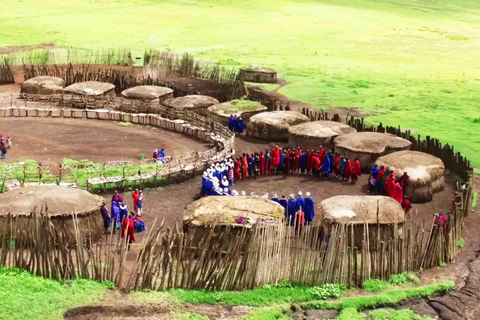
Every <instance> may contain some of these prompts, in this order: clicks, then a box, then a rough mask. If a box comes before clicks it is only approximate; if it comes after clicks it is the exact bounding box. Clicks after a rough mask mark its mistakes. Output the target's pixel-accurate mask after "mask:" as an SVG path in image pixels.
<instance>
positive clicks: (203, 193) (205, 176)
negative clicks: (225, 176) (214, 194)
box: [200, 172, 212, 197]
mask: <svg viewBox="0 0 480 320" xmlns="http://www.w3.org/2000/svg"><path fill="white" fill-rule="evenodd" d="M211 187H212V183H211V182H210V180H209V179H208V173H207V172H204V173H203V176H202V189H201V190H200V196H201V197H204V196H206V195H207V193H208V190H210V188H211Z"/></svg>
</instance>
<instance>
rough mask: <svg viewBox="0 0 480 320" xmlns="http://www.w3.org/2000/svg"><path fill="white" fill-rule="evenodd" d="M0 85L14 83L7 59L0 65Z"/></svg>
mask: <svg viewBox="0 0 480 320" xmlns="http://www.w3.org/2000/svg"><path fill="white" fill-rule="evenodd" d="M0 83H15V79H14V76H13V69H12V67H11V66H10V64H9V62H8V59H4V62H3V64H0Z"/></svg>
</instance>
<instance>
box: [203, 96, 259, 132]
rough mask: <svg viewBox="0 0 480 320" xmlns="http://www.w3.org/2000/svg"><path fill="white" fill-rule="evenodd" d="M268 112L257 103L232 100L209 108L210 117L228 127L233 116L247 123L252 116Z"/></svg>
mask: <svg viewBox="0 0 480 320" xmlns="http://www.w3.org/2000/svg"><path fill="white" fill-rule="evenodd" d="M267 110H268V108H267V107H265V106H264V105H262V104H260V103H258V102H256V101H250V100H232V101H228V102H224V103H219V104H215V105H213V106H210V107H209V108H208V116H209V117H210V118H212V119H213V120H215V121H217V122H220V123H221V124H223V125H224V126H227V125H228V119H229V118H230V116H231V115H234V116H237V117H242V118H243V120H244V121H245V123H247V122H248V121H249V120H250V118H251V117H252V116H254V115H256V114H257V113H260V112H264V111H267Z"/></svg>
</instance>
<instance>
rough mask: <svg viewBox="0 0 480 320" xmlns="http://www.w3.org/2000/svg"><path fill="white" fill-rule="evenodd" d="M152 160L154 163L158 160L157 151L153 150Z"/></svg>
mask: <svg viewBox="0 0 480 320" xmlns="http://www.w3.org/2000/svg"><path fill="white" fill-rule="evenodd" d="M152 158H153V160H154V162H155V161H157V159H158V150H157V149H155V150H154V151H153V155H152Z"/></svg>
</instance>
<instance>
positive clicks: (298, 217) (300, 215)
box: [295, 210, 305, 237]
mask: <svg viewBox="0 0 480 320" xmlns="http://www.w3.org/2000/svg"><path fill="white" fill-rule="evenodd" d="M304 224H305V213H304V212H303V210H298V211H296V212H295V234H296V236H297V237H299V236H300V234H301V233H302V227H303V225H304Z"/></svg>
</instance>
